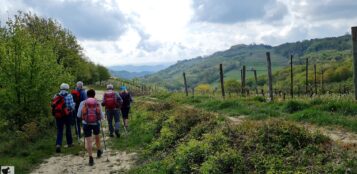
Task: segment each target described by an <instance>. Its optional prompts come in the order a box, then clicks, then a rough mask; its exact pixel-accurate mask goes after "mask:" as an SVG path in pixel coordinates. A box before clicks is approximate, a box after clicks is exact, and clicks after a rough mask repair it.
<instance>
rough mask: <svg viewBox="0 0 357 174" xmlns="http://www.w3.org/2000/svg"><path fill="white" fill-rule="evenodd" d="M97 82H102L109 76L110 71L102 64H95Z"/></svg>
mask: <svg viewBox="0 0 357 174" xmlns="http://www.w3.org/2000/svg"><path fill="white" fill-rule="evenodd" d="M97 71H98V77H99V84H100V85H101V84H102V81H105V80H108V79H109V78H110V73H109V71H108V69H107V68H105V67H104V66H102V65H97Z"/></svg>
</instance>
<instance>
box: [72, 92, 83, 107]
mask: <svg viewBox="0 0 357 174" xmlns="http://www.w3.org/2000/svg"><path fill="white" fill-rule="evenodd" d="M71 94H72V96H73V100H74V102H75V103H76V105H78V106H79V103H80V102H81V101H80V100H81V93H80V92H79V91H78V90H76V89H75V90H72V91H71Z"/></svg>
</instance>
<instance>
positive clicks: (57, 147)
mask: <svg viewBox="0 0 357 174" xmlns="http://www.w3.org/2000/svg"><path fill="white" fill-rule="evenodd" d="M56 153H61V146H60V145H57V146H56Z"/></svg>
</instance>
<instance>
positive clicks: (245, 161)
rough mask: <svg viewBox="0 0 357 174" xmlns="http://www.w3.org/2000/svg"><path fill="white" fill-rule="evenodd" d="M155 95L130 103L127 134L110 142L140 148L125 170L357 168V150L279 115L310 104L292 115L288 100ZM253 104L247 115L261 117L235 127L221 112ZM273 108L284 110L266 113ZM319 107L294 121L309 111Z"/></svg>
mask: <svg viewBox="0 0 357 174" xmlns="http://www.w3.org/2000/svg"><path fill="white" fill-rule="evenodd" d="M158 97H160V98H162V99H164V101H163V100H154V99H152V98H140V99H139V100H144V101H139V102H138V103H136V104H135V106H134V108H135V111H134V112H133V114H132V119H131V130H132V132H131V133H132V134H131V136H130V137H128V139H127V141H128V142H127V144H125V140H120V139H119V140H117V141H116V144H115V147H116V148H119V149H122V150H125V149H129V150H134V151H139V152H141V153H139V155H140V157H141V158H140V160H139V162H138V163H137V165H136V166H135V167H134V168H132V169H131V170H130V171H129V173H145V174H146V173H246V172H247V173H281V172H282V173H284V172H291V171H296V172H301V173H309V172H311V171H314V172H316V173H320V172H323V173H324V172H326V173H345V170H346V169H348V168H349V169H351V170H352V171H355V170H357V169H356V166H357V165H356V159H357V157H356V156H355V155H353V153H351V151H348V150H345V149H344V148H341V147H339V146H338V145H336V144H334V143H333V142H332V141H331V140H330V139H329V138H327V137H325V136H323V135H320V134H311V133H309V132H308V131H307V130H305V129H303V128H300V127H297V126H296V125H295V123H294V122H292V121H283V120H282V119H281V118H286V119H292V120H298V118H299V117H298V115H299V114H302V113H304V112H306V113H311V112H312V111H314V110H313V109H311V108H306V109H305V108H304V109H298V110H294V112H293V113H292V114H290V113H287V112H285V111H286V110H285V109H284V108H286V106H287V105H289V104H286V102H281V103H265V101H263V100H261V98H254V99H240V100H237V99H227V100H225V101H223V100H220V99H215V98H210V97H207V96H198V97H195V98H186V97H180V96H179V95H173V96H167V95H160V96H158ZM299 102H300V101H299ZM314 102H315V103H316V105H317V103H319V102H317V101H314ZM320 104H321V103H320ZM190 105H191V106H192V105H193V106H195V107H196V108H192V107H189V106H190ZM197 108H199V109H197ZM252 108H254V109H256V111H254V112H251V113H246V114H249V115H250V116H251V117H254V118H257V117H261V118H260V119H265V120H263V121H259V120H254V121H247V122H243V123H242V124H240V125H239V126H234V125H230V124H227V122H225V121H224V119H222V118H223V117H222V116H223V115H226V114H233V113H235V112H243V113H244V112H246V111H245V110H251V111H253V110H252ZM235 109H236V110H235ZM212 111H213V112H215V113H217V112H218V113H221V114H213V113H212ZM263 111H264V112H263ZM325 112H326V111H325ZM278 113H282V114H283V115H284V116H281V117H280V118H279V119H275V118H273V119H268V117H272V116H277V115H278ZM317 113H319V112H316V114H315V115H313V114H312V115H311V117H310V116H309V117H306V118H303V119H302V120H298V121H306V120H308V119H307V118H314V117H316V116H317ZM326 113H329V112H326ZM331 114H335V113H331ZM322 115H324V114H322ZM295 117H297V118H295ZM341 117H342V118H344V117H346V116H341ZM323 120H326V119H323ZM318 122H319V123H320V122H321V121H318ZM342 122H343V123H344V122H345V121H342ZM326 124H341V123H339V122H332V123H326ZM148 132H151V133H148ZM140 133H141V134H142V135H140ZM132 136H137V137H138V138H137V140H134V139H133V140H131V138H133V137H132ZM131 142H135V143H131Z"/></svg>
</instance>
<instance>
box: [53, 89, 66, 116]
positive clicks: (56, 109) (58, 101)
mask: <svg viewBox="0 0 357 174" xmlns="http://www.w3.org/2000/svg"><path fill="white" fill-rule="evenodd" d="M51 107H52V115H53V116H55V118H62V117H64V116H68V115H69V114H70V111H69V109H68V108H67V107H66V102H65V100H64V96H61V95H59V94H57V95H56V97H55V98H54V99H53V100H52V103H51Z"/></svg>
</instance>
